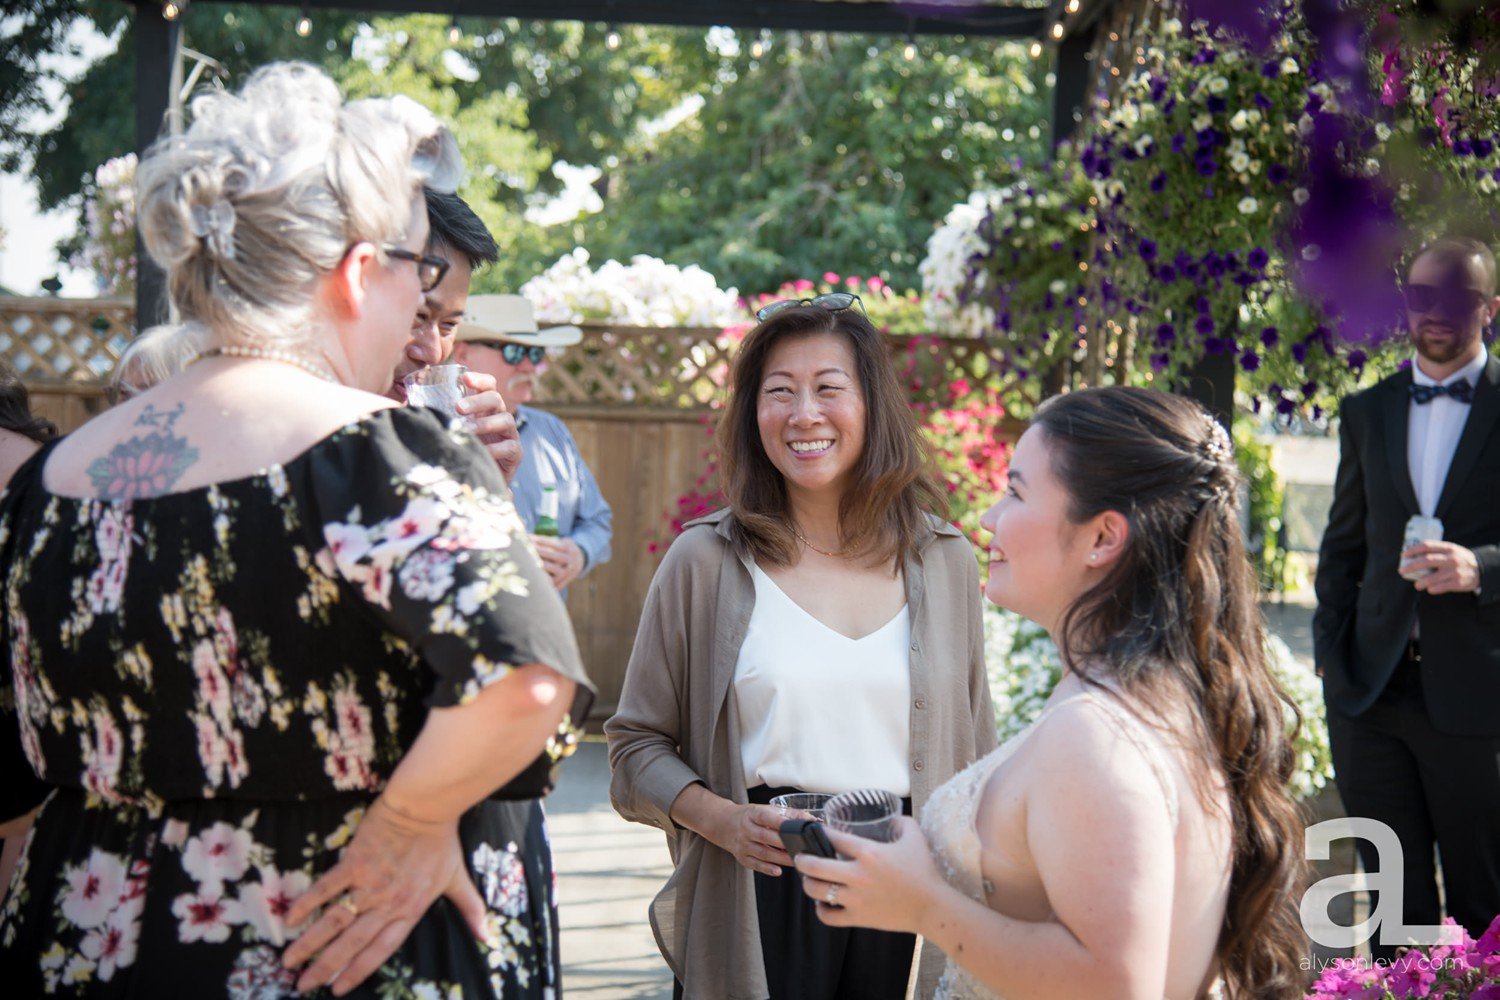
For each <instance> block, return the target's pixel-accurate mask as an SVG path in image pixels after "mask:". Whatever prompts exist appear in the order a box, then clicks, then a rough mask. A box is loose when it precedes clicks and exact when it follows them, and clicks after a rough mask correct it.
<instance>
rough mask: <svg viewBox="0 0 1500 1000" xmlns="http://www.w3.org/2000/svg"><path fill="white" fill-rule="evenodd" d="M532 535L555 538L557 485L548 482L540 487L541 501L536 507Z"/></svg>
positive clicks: (556, 533) (556, 534) (556, 532)
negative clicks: (534, 525)
mask: <svg viewBox="0 0 1500 1000" xmlns="http://www.w3.org/2000/svg"><path fill="white" fill-rule="evenodd" d="M532 534H534V535H546V536H547V537H548V538H556V537H557V536H558V531H557V487H556V486H553V485H551V484H550V483H549V484H548V485H546V486H543V487H542V502H541V504H539V505H538V507H537V515H536V528H535V529H533V531H532Z"/></svg>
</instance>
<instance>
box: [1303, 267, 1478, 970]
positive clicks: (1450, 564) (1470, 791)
mask: <svg viewBox="0 0 1500 1000" xmlns="http://www.w3.org/2000/svg"><path fill="white" fill-rule="evenodd" d="M1403 291H1404V294H1405V297H1406V304H1407V323H1408V326H1409V328H1410V332H1411V341H1412V346H1413V348H1414V349H1415V352H1416V356H1415V358H1414V360H1413V363H1412V366H1411V368H1410V369H1409V370H1405V371H1401V372H1398V373H1397V374H1395V375H1392V376H1391V377H1390V378H1387V379H1385V380H1383V381H1382V382H1380V383H1379V384H1378V385H1375V386H1373V387H1371V388H1370V389H1367V390H1365V391H1364V392H1360V393H1357V394H1356V395H1354V396H1351V397H1349V398H1348V399H1347V400H1345V401H1344V404H1343V407H1342V409H1341V411H1340V413H1341V419H1340V429H1339V448H1340V456H1339V471H1338V478H1337V480H1336V482H1335V484H1334V491H1333V508H1332V510H1331V511H1330V513H1329V521H1328V530H1327V532H1326V533H1325V534H1324V536H1323V544H1322V549H1321V551H1320V553H1319V557H1318V573H1317V593H1318V609H1317V613H1316V615H1315V616H1314V618H1313V638H1314V644H1315V647H1316V656H1317V663H1318V670H1319V673H1321V674H1322V675H1323V694H1324V698H1325V700H1326V701H1327V704H1328V726H1329V733H1330V736H1331V739H1332V745H1333V763H1334V769H1335V772H1336V780H1337V784H1338V789H1339V794H1340V795H1341V796H1342V797H1343V800H1344V807H1345V809H1346V810H1347V812H1348V814H1349V815H1350V816H1364V817H1369V818H1371V819H1375V820H1379V821H1380V822H1382V823H1385V824H1386V825H1388V826H1390V827H1391V828H1392V829H1393V830H1394V831H1395V833H1396V834H1397V836H1398V837H1399V838H1400V840H1401V846H1402V851H1403V856H1404V873H1403V883H1404V886H1405V900H1404V903H1405V905H1404V911H1405V916H1404V921H1403V922H1404V923H1405V924H1407V925H1426V924H1436V923H1438V922H1439V916H1440V910H1439V905H1438V893H1437V878H1436V873H1435V861H1434V856H1433V846H1434V844H1436V846H1437V850H1438V854H1439V856H1440V858H1441V864H1442V873H1443V889H1444V895H1445V899H1446V902H1447V912H1448V915H1449V916H1452V917H1453V918H1454V919H1456V920H1457V921H1458V922H1459V923H1460V924H1462V925H1464V926H1465V927H1466V928H1468V930H1469V932H1470V933H1471V934H1473V935H1474V936H1475V937H1478V936H1479V934H1480V933H1482V932H1483V931H1484V929H1485V928H1486V927H1487V926H1488V925H1489V923H1490V921H1491V920H1492V919H1493V918H1494V917H1495V915H1496V914H1497V913H1500V360H1497V359H1495V358H1492V357H1490V356H1489V353H1488V351H1487V350H1486V347H1485V342H1484V337H1483V333H1484V330H1485V329H1486V328H1487V327H1488V326H1489V324H1490V323H1491V322H1492V321H1493V320H1494V318H1495V314H1496V310H1497V308H1500V299H1497V298H1496V297H1495V258H1494V256H1493V254H1492V253H1491V251H1490V249H1489V248H1488V247H1487V246H1485V245H1484V244H1482V243H1479V242H1478V241H1475V240H1467V239H1459V238H1445V239H1441V240H1438V241H1436V242H1434V243H1432V244H1430V245H1429V246H1427V247H1426V248H1424V249H1423V250H1422V251H1421V253H1419V254H1418V255H1417V257H1416V258H1415V259H1414V260H1413V261H1412V264H1411V268H1410V271H1409V273H1408V278H1407V282H1406V286H1405V288H1404V290H1403ZM1417 514H1422V515H1427V516H1435V517H1437V518H1438V519H1440V520H1441V521H1442V524H1443V540H1442V541H1438V542H1427V543H1423V544H1420V545H1415V546H1413V547H1411V548H1408V549H1405V550H1404V551H1403V550H1402V543H1403V538H1404V534H1405V526H1406V522H1407V519H1408V518H1410V517H1412V516H1413V515H1417ZM1402 573H1405V574H1406V576H1407V577H1419V578H1417V579H1415V582H1411V581H1410V580H1408V579H1405V578H1403V576H1402V575H1401V574H1402ZM1423 574H1425V575H1423ZM1359 848H1360V854H1361V857H1362V859H1363V861H1364V865H1365V869H1366V870H1367V871H1374V870H1376V869H1378V868H1380V866H1381V860H1380V859H1379V858H1377V857H1376V856H1375V854H1376V852H1375V850H1374V848H1373V846H1372V845H1371V844H1369V843H1367V842H1365V841H1360V842H1359ZM1393 864H1394V859H1391V858H1386V859H1385V860H1384V865H1385V867H1386V868H1389V867H1391V866H1392V865H1393ZM1393 948H1394V946H1385V947H1382V946H1380V945H1379V944H1378V938H1377V939H1376V940H1375V941H1372V942H1371V949H1372V953H1373V955H1374V957H1376V958H1390V957H1391V956H1392V954H1393Z"/></svg>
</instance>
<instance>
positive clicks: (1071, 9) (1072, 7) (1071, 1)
mask: <svg viewBox="0 0 1500 1000" xmlns="http://www.w3.org/2000/svg"><path fill="white" fill-rule="evenodd" d="M1068 13H1069V14H1076V13H1078V0H1068Z"/></svg>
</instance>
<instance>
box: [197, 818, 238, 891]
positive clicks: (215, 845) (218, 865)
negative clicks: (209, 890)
mask: <svg viewBox="0 0 1500 1000" xmlns="http://www.w3.org/2000/svg"><path fill="white" fill-rule="evenodd" d="M254 848H255V840H254V838H253V837H251V836H250V833H249V832H248V831H246V830H241V829H240V828H239V827H237V826H231V825H230V824H228V823H215V824H214V825H213V826H211V827H209V828H208V829H207V830H204V831H203V832H202V833H201V834H199V835H198V836H196V837H193V838H190V839H189V840H188V842H187V847H185V848H184V849H183V851H182V868H183V871H185V872H187V873H188V875H190V876H191V877H192V879H193V881H194V882H197V883H198V884H199V885H200V886H219V885H221V884H223V883H224V882H233V881H236V880H237V879H239V878H241V877H242V876H243V875H244V874H245V872H246V871H247V870H248V869H249V867H250V852H251V851H252V850H253V849H254Z"/></svg>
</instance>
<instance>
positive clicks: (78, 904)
mask: <svg viewBox="0 0 1500 1000" xmlns="http://www.w3.org/2000/svg"><path fill="white" fill-rule="evenodd" d="M63 880H64V881H65V882H67V884H68V887H67V889H66V890H64V891H63V896H62V915H63V919H65V920H67V921H68V922H69V923H71V924H73V925H74V926H76V927H82V928H85V929H93V928H95V927H99V926H102V925H103V924H104V922H105V920H106V919H108V917H109V915H110V913H111V912H112V911H113V910H114V909H115V907H116V906H118V905H119V902H120V893H121V892H122V891H123V890H124V889H125V862H124V859H122V858H120V857H119V856H118V855H114V854H108V853H106V852H104V851H101V850H99V849H98V848H95V849H94V850H93V852H92V853H91V854H90V855H89V859H88V862H87V863H86V864H84V865H81V866H77V867H68V868H65V869H64V870H63Z"/></svg>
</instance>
